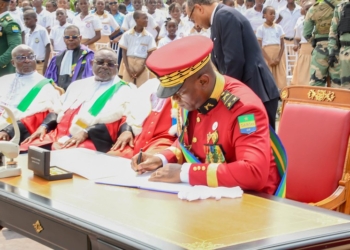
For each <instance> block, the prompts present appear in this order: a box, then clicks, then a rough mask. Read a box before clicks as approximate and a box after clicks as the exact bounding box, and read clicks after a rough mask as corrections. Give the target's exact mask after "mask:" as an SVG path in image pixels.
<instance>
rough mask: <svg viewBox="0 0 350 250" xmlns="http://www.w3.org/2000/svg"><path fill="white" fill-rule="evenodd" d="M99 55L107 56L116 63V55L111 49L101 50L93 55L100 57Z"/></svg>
mask: <svg viewBox="0 0 350 250" xmlns="http://www.w3.org/2000/svg"><path fill="white" fill-rule="evenodd" d="M100 54H103V55H104V56H106V55H108V57H109V58H110V59H113V60H115V61H118V57H117V53H115V51H114V50H112V49H111V48H108V47H106V48H101V49H99V50H98V51H97V52H95V55H100Z"/></svg>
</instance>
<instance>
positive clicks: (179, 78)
mask: <svg viewBox="0 0 350 250" xmlns="http://www.w3.org/2000/svg"><path fill="white" fill-rule="evenodd" d="M209 61H210V54H209V55H208V56H207V57H205V58H204V59H203V60H202V61H200V62H199V63H197V64H196V65H194V66H192V67H189V68H186V69H183V70H179V71H175V72H174V73H171V74H169V75H165V76H162V77H160V78H159V81H160V85H162V87H165V88H170V87H175V86H176V85H179V84H182V83H183V82H184V81H185V80H186V79H187V78H189V77H190V76H191V75H193V74H195V73H197V72H198V71H199V70H200V69H202V68H203V67H204V65H206V64H207V63H208V62H209Z"/></svg>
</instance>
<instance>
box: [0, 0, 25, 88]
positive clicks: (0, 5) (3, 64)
mask: <svg viewBox="0 0 350 250" xmlns="http://www.w3.org/2000/svg"><path fill="white" fill-rule="evenodd" d="M9 2H10V0H1V1H0V77H1V76H3V75H7V74H11V73H14V72H15V68H14V67H13V66H12V64H11V59H12V56H11V52H12V50H13V49H14V48H15V47H16V46H17V45H20V44H21V43H22V37H21V28H20V27H19V25H18V24H17V23H16V22H15V21H14V20H13V19H12V17H11V16H10V14H9V12H8V8H9ZM0 85H1V83H0Z"/></svg>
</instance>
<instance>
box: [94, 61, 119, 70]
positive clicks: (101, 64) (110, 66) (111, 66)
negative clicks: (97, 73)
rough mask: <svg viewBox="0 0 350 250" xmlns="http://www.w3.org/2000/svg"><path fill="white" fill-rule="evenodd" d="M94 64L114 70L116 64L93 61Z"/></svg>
mask: <svg viewBox="0 0 350 250" xmlns="http://www.w3.org/2000/svg"><path fill="white" fill-rule="evenodd" d="M94 62H95V63H96V64H97V65H98V66H103V65H105V64H106V65H107V67H109V68H114V67H115V66H117V65H118V64H116V63H114V62H105V61H100V60H99V61H97V60H94Z"/></svg>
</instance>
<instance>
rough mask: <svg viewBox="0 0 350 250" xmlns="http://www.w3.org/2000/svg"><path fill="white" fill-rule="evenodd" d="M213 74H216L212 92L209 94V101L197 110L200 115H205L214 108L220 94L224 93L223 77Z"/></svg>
mask: <svg viewBox="0 0 350 250" xmlns="http://www.w3.org/2000/svg"><path fill="white" fill-rule="evenodd" d="M215 74H216V81H215V86H214V90H213V92H212V93H211V95H210V97H209V99H208V100H207V101H206V102H205V103H203V104H202V106H200V107H199V108H198V112H199V113H201V114H207V113H208V112H209V111H210V110H212V109H213V108H215V106H216V105H217V104H218V102H219V99H220V96H221V93H222V92H223V91H224V86H225V78H224V76H223V75H221V74H219V73H217V72H216V73H215Z"/></svg>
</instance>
